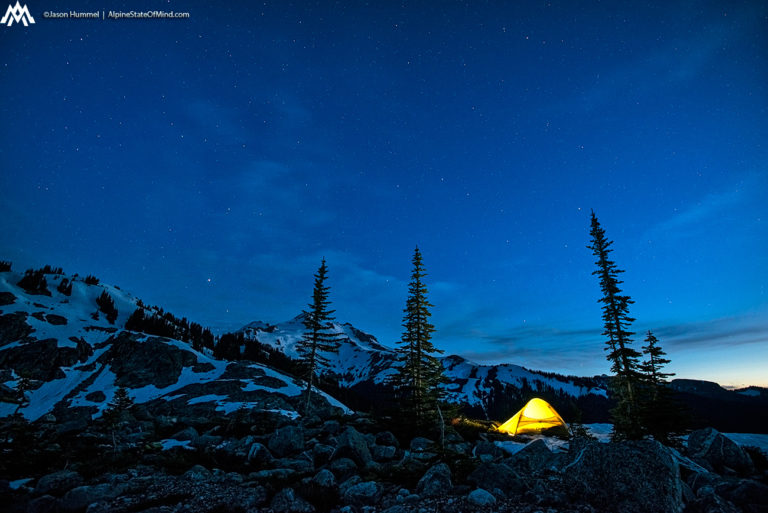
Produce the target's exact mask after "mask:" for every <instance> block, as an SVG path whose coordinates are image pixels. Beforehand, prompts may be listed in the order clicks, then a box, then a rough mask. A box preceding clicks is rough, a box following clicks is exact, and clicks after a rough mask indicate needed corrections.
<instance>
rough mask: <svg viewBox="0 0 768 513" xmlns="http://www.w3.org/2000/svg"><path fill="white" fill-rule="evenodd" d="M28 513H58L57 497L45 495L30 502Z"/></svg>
mask: <svg viewBox="0 0 768 513" xmlns="http://www.w3.org/2000/svg"><path fill="white" fill-rule="evenodd" d="M27 513H56V497H53V496H52V495H43V496H41V497H37V498H35V499H32V500H31V501H29V504H27Z"/></svg>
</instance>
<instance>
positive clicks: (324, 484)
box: [312, 469, 338, 489]
mask: <svg viewBox="0 0 768 513" xmlns="http://www.w3.org/2000/svg"><path fill="white" fill-rule="evenodd" d="M312 484H313V485H315V486H317V487H319V488H324V489H331V488H335V487H336V486H338V483H337V482H336V476H334V475H333V472H331V471H330V470H326V469H323V470H321V471H320V472H318V473H317V474H315V476H314V477H313V478H312Z"/></svg>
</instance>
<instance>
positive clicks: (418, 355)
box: [392, 247, 444, 427]
mask: <svg viewBox="0 0 768 513" xmlns="http://www.w3.org/2000/svg"><path fill="white" fill-rule="evenodd" d="M412 263H413V270H412V271H411V281H410V283H409V285H408V299H407V300H406V302H405V309H404V310H403V312H404V316H403V328H404V330H405V331H403V335H402V337H401V340H400V342H399V343H400V346H401V347H400V348H399V349H398V357H397V358H398V361H399V363H400V365H399V367H398V369H397V373H396V374H395V375H394V376H393V381H392V384H393V386H394V388H395V390H396V392H397V393H398V395H399V399H400V400H401V405H400V406H401V412H402V413H404V414H407V415H409V416H410V417H411V418H412V419H413V422H414V423H415V427H425V426H429V425H434V423H435V422H436V420H437V415H438V413H439V410H438V407H439V404H438V403H439V401H440V399H441V390H440V388H439V384H440V383H441V382H442V381H444V377H443V366H442V364H441V363H440V360H438V359H437V358H436V357H435V355H436V354H442V351H440V350H438V349H436V348H435V346H434V345H433V344H432V341H431V339H432V333H434V331H435V327H434V326H433V325H432V324H430V322H429V318H430V317H431V316H432V314H431V313H430V311H429V308H430V307H432V306H433V305H432V304H431V303H430V302H429V301H428V299H427V286H426V284H425V283H424V277H425V276H426V273H425V272H424V263H423V259H422V256H421V252H420V251H419V248H418V247H417V248H416V249H415V251H414V253H413V260H412Z"/></svg>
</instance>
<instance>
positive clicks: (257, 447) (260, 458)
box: [246, 442, 275, 465]
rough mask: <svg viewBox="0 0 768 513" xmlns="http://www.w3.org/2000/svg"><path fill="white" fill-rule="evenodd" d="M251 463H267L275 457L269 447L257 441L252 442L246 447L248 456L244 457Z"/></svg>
mask: <svg viewBox="0 0 768 513" xmlns="http://www.w3.org/2000/svg"><path fill="white" fill-rule="evenodd" d="M246 459H247V460H248V461H249V462H251V463H258V464H260V465H269V464H271V463H272V462H273V461H274V460H275V458H274V456H272V453H270V452H269V449H267V448H266V446H265V445H264V444H261V443H259V442H253V443H252V444H251V445H250V447H249V448H248V457H247V458H246Z"/></svg>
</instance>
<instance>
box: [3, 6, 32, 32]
mask: <svg viewBox="0 0 768 513" xmlns="http://www.w3.org/2000/svg"><path fill="white" fill-rule="evenodd" d="M14 21H15V22H16V23H19V22H21V23H23V24H24V26H25V27H28V26H29V24H30V23H31V24H34V23H35V19H34V18H33V17H32V15H31V14H29V9H27V4H24V7H22V6H21V4H19V0H16V5H10V4H9V5H8V10H7V11H5V16H3V19H2V20H0V23H1V24H3V25H8V26H9V27H10V26H11V25H13V22H14ZM27 22H29V23H27Z"/></svg>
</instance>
